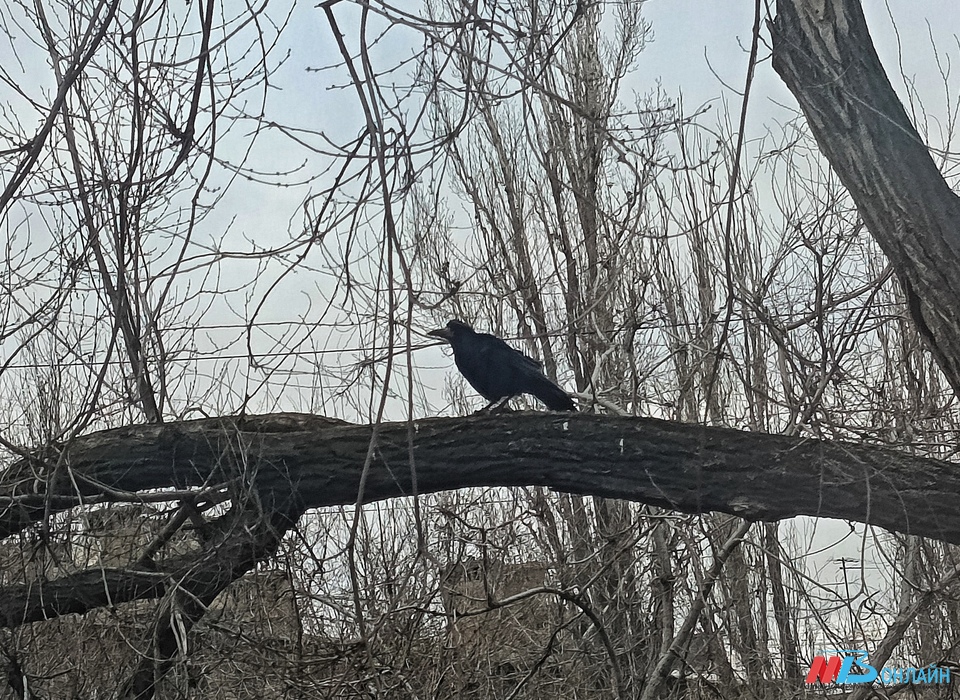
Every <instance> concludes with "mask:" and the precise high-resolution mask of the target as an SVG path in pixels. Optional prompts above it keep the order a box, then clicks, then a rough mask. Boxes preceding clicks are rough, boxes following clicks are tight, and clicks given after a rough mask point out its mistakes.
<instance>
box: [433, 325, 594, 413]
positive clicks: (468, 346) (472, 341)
mask: <svg viewBox="0 0 960 700" xmlns="http://www.w3.org/2000/svg"><path fill="white" fill-rule="evenodd" d="M427 335H432V336H435V337H437V338H443V339H444V340H446V341H448V342H449V343H450V345H451V347H453V359H454V360H455V361H456V363H457V368H458V369H459V370H460V373H461V374H462V375H463V376H464V377H465V378H466V380H467V381H468V382H470V386H472V387H473V388H474V389H476V390H477V391H478V392H479V393H480V395H481V396H483V398H485V399H486V400H487V401H489V402H490V403H489V404H488V405H487V406H486V408H490V407H491V406H493V405H494V404H495V403H497V402H498V401H501V400H509V399H510V398H512V397H514V396H518V395H520V394H533V395H534V396H536V397H537V398H538V399H540V400H541V401H543V403H545V404H546V406H547V408H549V409H550V410H552V411H576V410H577V409H576V407H575V406H574V405H573V399H571V398H570V397H569V396H567V394H566V392H565V391H564V390H563V389H561V388H560V387H558V386H557V385H556V384H554V383H553V382H551V381H550V380H549V379H547V378H546V377H545V376H544V375H543V365H541V364H540V363H539V362H537V361H536V360H534V359H533V358H532V357H527V356H526V355H524V354H523V353H522V352H520V351H519V350H515V349H513V348H511V347H510V346H509V345H507V344H506V343H505V342H503V341H502V340H500V338H497V337H496V336H494V335H490V334H489V333H477V332H476V331H475V330H473V328H471V327H470V326H468V325H467V324H466V323H463V322H462V321H450V322H449V323H448V324H447V325H446V326H445V327H444V328H438V329H437V330H435V331H430V332H429V333H428V334H427Z"/></svg>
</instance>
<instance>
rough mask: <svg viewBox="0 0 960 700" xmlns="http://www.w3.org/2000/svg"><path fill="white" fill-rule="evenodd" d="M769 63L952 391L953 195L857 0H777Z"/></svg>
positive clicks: (957, 336)
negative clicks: (885, 260)
mask: <svg viewBox="0 0 960 700" xmlns="http://www.w3.org/2000/svg"><path fill="white" fill-rule="evenodd" d="M770 30H771V34H772V36H773V67H774V69H776V71H777V73H779V74H780V77H781V78H783V81H784V83H786V85H787V87H788V88H789V89H790V91H791V92H792V93H793V94H794V96H795V97H796V98H797V101H798V102H799V103H800V107H801V109H803V113H804V115H805V116H806V118H807V123H808V124H809V125H810V129H811V131H812V132H813V134H814V136H815V137H816V139H817V143H818V144H819V146H820V150H821V151H822V152H823V154H824V155H825V156H826V158H827V160H829V161H830V165H832V166H833V169H834V170H835V171H836V173H837V175H838V176H839V177H840V179H841V181H842V182H843V184H844V185H845V186H846V188H847V189H848V190H849V191H850V195H851V196H852V197H853V200H854V201H855V202H856V204H857V208H858V209H859V211H860V215H861V216H862V217H863V220H864V223H865V224H866V225H867V228H868V229H869V230H870V233H871V234H872V235H873V237H874V238H875V239H876V240H877V242H878V243H879V244H880V246H881V247H882V248H883V250H884V252H885V253H886V254H887V256H888V257H889V259H890V262H891V263H893V266H894V269H895V270H896V271H897V274H898V276H899V278H900V281H901V283H902V285H903V288H904V290H905V292H906V295H907V299H908V301H909V303H910V310H911V314H912V315H913V318H914V320H915V322H916V324H917V327H918V329H919V330H920V332H921V334H922V335H923V336H924V337H925V339H926V341H927V344H928V345H929V347H930V349H931V351H932V352H933V355H934V357H935V358H936V360H937V362H938V363H939V364H940V367H941V368H942V369H943V371H944V372H945V373H946V375H947V378H948V379H949V381H950V383H951V385H952V386H953V389H954V391H955V392H957V393H958V394H960V198H958V197H957V195H956V194H954V192H953V191H952V190H951V189H950V187H949V185H948V184H947V183H946V181H945V180H944V179H943V176H942V175H941V173H940V171H939V169H938V168H937V166H936V164H935V163H934V161H933V159H932V158H931V157H930V152H929V150H928V149H927V146H926V144H924V143H923V140H922V139H921V138H920V135H919V134H918V133H917V131H916V129H914V127H913V124H911V122H910V119H909V117H908V116H907V113H906V112H905V111H904V109H903V105H902V104H901V103H900V100H899V99H898V98H897V95H896V93H895V92H894V90H893V87H892V86H891V85H890V81H889V80H888V79H887V75H886V73H885V72H884V70H883V66H882V65H881V64H880V59H879V58H878V56H877V53H876V51H875V50H874V48H873V42H872V41H871V39H870V34H869V32H868V31H867V25H866V21H865V20H864V17H863V10H862V8H861V7H860V4H859V2H858V0H816V1H813V2H811V1H810V0H778V1H777V17H776V19H775V20H774V21H773V22H772V24H771V27H770Z"/></svg>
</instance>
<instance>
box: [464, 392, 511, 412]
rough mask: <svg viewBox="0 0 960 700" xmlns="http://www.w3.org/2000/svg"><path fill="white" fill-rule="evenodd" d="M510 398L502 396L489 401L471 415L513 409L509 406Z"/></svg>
mask: <svg viewBox="0 0 960 700" xmlns="http://www.w3.org/2000/svg"><path fill="white" fill-rule="evenodd" d="M512 398H513V397H512V396H504V397H501V398H499V399H497V400H496V401H491V402H490V403H488V404H487V405H486V406H484V407H483V408H481V409H480V410H479V411H475V412H474V414H473V415H478V414H480V413H504V412H507V411H512V410H513V409H512V408H510V399H512Z"/></svg>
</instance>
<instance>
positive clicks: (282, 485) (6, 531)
mask: <svg viewBox="0 0 960 700" xmlns="http://www.w3.org/2000/svg"><path fill="white" fill-rule="evenodd" d="M374 432H376V447H377V449H376V450H375V456H374V459H373V461H372V463H371V465H370V471H369V474H368V478H367V480H366V485H365V492H364V501H367V502H369V501H375V500H380V499H385V498H394V497H397V496H408V495H410V494H411V478H410V464H409V455H410V454H413V458H414V462H415V468H416V473H417V482H418V486H419V489H420V492H421V493H427V492H435V491H443V490H448V489H458V488H465V487H480V486H546V487H550V488H553V489H555V490H558V491H566V492H570V493H579V494H592V495H596V496H605V497H610V498H623V499H628V500H632V501H638V502H642V503H647V504H651V505H657V506H662V507H665V508H670V509H674V510H679V511H686V512H696V513H703V512H708V511H720V512H724V513H730V514H733V515H738V516H741V517H743V518H747V519H750V520H767V521H774V520H781V519H784V518H789V517H792V516H796V515H813V516H822V517H831V518H844V519H847V520H854V521H859V522H863V523H869V524H872V525H878V526H880V527H883V528H886V529H888V530H893V531H897V532H902V533H906V534H911V535H920V536H925V537H931V538H934V539H939V540H943V541H945V542H951V543H954V544H960V515H958V514H957V510H956V507H955V506H956V498H957V495H956V494H957V493H960V470H958V469H957V467H956V466H955V465H953V464H949V463H946V462H940V461H937V460H931V459H923V458H919V457H914V456H911V455H906V454H902V453H899V452H896V451H894V450H890V449H883V448H878V447H871V446H865V445H858V444H853V443H841V442H829V441H820V440H811V439H802V438H788V437H783V436H777V435H767V434H762V433H749V432H743V431H738V430H731V429H723V428H708V427H704V426H700V425H689V424H683V423H673V422H667V421H660V420H654V419H649V418H623V417H611V416H596V415H587V414H556V413H511V414H505V415H480V416H471V417H466V418H430V419H425V420H420V421H415V422H413V423H410V424H407V423H392V424H384V425H381V426H379V427H378V428H377V429H376V431H374V428H373V427H371V426H368V425H350V424H346V423H341V422H338V421H332V420H330V419H327V418H321V417H318V416H310V415H301V414H274V415H265V416H248V417H243V418H211V419H201V420H196V421H187V422H181V423H166V424H162V425H140V426H128V427H124V428H118V429H115V430H108V431H104V432H100V433H94V434H91V435H88V436H85V437H82V438H79V439H77V440H75V441H74V442H73V443H72V444H70V445H69V446H67V447H65V448H64V450H63V453H62V455H61V459H60V464H61V466H60V467H59V470H60V471H61V472H63V473H62V474H59V475H58V476H57V478H54V479H49V478H47V483H52V484H53V485H54V487H53V488H52V489H50V490H51V491H52V493H50V495H51V496H59V497H64V496H69V495H71V494H74V485H78V486H79V488H80V489H81V491H83V493H84V494H87V495H95V494H97V493H98V489H99V490H103V489H104V488H106V489H112V490H117V491H143V490H149V489H161V488H170V489H184V488H188V487H198V486H203V485H210V484H211V483H213V482H219V481H226V480H229V479H231V478H234V477H236V476H237V475H242V477H243V478H244V479H246V480H248V481H249V483H251V484H255V485H256V488H257V491H258V492H259V496H260V499H261V501H263V502H264V507H265V508H266V509H267V510H270V509H273V508H276V509H284V510H288V511H291V512H292V511H296V512H303V510H305V509H308V508H317V507H322V506H334V505H342V504H350V503H353V502H355V501H356V499H357V492H358V488H359V485H360V475H361V471H362V468H363V464H364V460H365V458H366V455H367V453H368V448H369V445H370V440H371V439H372V438H373V436H374ZM49 461H50V460H48V462H49ZM37 469H38V466H37V464H36V463H34V464H32V465H27V464H25V463H22V462H21V463H18V464H15V465H13V466H12V467H11V468H10V469H8V470H7V471H6V472H4V473H2V474H0V498H2V497H4V496H6V497H13V498H14V504H11V503H10V501H9V500H8V501H7V503H6V504H5V505H4V506H3V508H4V509H3V511H2V512H0V537H6V536H8V535H10V534H12V533H14V532H17V531H18V530H21V529H23V528H24V527H26V526H28V525H29V524H30V523H32V522H35V521H36V520H38V519H40V518H42V517H43V509H42V508H41V507H38V506H37V505H35V504H22V505H20V504H16V497H17V496H18V495H20V494H24V495H26V494H36V493H38V492H43V487H44V486H45V484H44V483H43V481H42V480H41V479H38V478H37V477H34V478H33V479H32V480H31V479H30V478H28V477H29V475H30V474H32V473H33V472H34V471H36V470H37ZM68 472H69V478H67V474H68ZM41 476H42V475H41ZM291 486H293V488H292V489H291ZM290 493H293V494H295V497H296V499H297V503H296V504H290V503H288V502H287V501H289V498H290V496H289V494H290ZM273 498H282V499H284V502H283V503H271V502H270V501H271V499H273ZM55 506H56V502H53V503H52V504H51V509H52V510H56V508H55Z"/></svg>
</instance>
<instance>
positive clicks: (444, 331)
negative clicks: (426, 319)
mask: <svg viewBox="0 0 960 700" xmlns="http://www.w3.org/2000/svg"><path fill="white" fill-rule="evenodd" d="M427 335H432V336H433V337H434V338H443V339H444V340H446V341H447V342H450V341H451V340H453V333H451V332H450V329H449V328H438V329H437V330H435V331H430V332H429V333H427Z"/></svg>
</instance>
